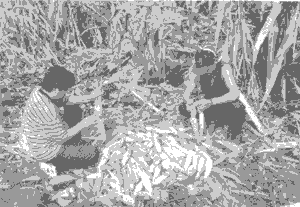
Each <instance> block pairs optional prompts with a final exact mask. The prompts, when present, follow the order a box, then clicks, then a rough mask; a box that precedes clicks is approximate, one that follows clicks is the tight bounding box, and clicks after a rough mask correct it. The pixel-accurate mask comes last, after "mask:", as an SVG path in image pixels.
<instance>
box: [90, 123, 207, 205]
mask: <svg viewBox="0 0 300 207" xmlns="http://www.w3.org/2000/svg"><path fill="white" fill-rule="evenodd" d="M147 130H148V132H147V133H140V132H138V133H133V132H128V133H127V134H120V135H118V136H117V137H116V138H115V139H114V140H112V141H111V142H110V143H108V144H107V146H106V148H105V149H104V150H103V155H102V159H101V160H100V162H99V164H98V167H97V168H98V172H97V173H96V174H91V175H89V176H88V178H90V179H96V181H95V185H97V186H98V187H97V189H98V190H99V189H101V190H100V191H103V190H104V189H106V190H107V191H113V193H112V195H113V194H115V193H116V194H118V195H119V197H118V198H119V199H120V200H121V201H123V202H125V203H128V204H130V205H132V204H134V201H135V198H136V197H137V196H142V197H144V198H145V199H149V198H152V199H154V200H157V195H156V193H155V192H156V191H157V189H160V190H164V189H166V188H167V187H169V186H170V185H172V184H176V183H178V184H181V185H182V183H185V180H189V182H190V181H191V180H192V182H195V181H197V180H199V179H205V178H207V177H208V176H209V174H210V171H211V169H212V159H211V158H210V156H209V155H208V154H206V153H205V152H203V151H196V150H194V149H190V148H189V147H186V146H182V145H181V144H179V143H178V142H177V141H176V138H175V136H174V135H172V134H171V133H169V134H159V133H157V130H156V131H155V130H151V129H150V128H149V129H147ZM203 172H204V173H203ZM202 173H203V174H202ZM187 186H188V183H186V187H187ZM154 189H155V190H154ZM95 193H96V192H95ZM108 195H109V194H108ZM129 198H130V199H129ZM99 199H100V198H99ZM161 199H163V198H161Z"/></svg>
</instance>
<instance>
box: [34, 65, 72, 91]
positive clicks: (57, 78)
mask: <svg viewBox="0 0 300 207" xmlns="http://www.w3.org/2000/svg"><path fill="white" fill-rule="evenodd" d="M75 84H76V79H75V75H74V74H73V73H72V72H70V71H68V70H67V69H65V68H64V67H60V66H53V67H50V68H49V69H48V71H47V72H46V74H45V77H44V79H43V81H42V83H41V84H40V86H41V87H42V88H43V89H45V90H46V91H48V92H51V91H52V90H53V89H55V88H58V90H60V91H62V90H68V89H69V88H71V87H73V86H74V85H75Z"/></svg>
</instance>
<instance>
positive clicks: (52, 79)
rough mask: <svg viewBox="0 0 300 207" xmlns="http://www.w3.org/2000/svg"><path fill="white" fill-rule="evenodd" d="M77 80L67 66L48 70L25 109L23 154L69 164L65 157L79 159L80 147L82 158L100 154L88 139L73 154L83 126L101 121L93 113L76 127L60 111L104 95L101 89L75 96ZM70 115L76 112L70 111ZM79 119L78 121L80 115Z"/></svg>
mask: <svg viewBox="0 0 300 207" xmlns="http://www.w3.org/2000/svg"><path fill="white" fill-rule="evenodd" d="M75 83H76V79H75V76H74V74H73V73H71V72H70V71H68V70H66V69H65V68H63V67H60V66H54V67H50V68H49V69H48V71H47V72H46V74H45V77H44V79H43V81H42V83H41V84H40V86H37V87H36V88H34V89H33V91H32V92H31V94H30V96H29V98H28V100H27V102H26V105H25V107H24V108H23V114H22V119H21V120H22V124H21V127H20V131H19V133H20V135H21V136H20V139H19V144H20V145H21V146H22V147H21V148H20V149H18V152H19V154H20V155H21V156H24V157H27V158H28V157H29V158H30V159H33V160H35V161H39V162H48V163H49V162H50V163H51V161H53V160H56V161H57V160H58V158H59V160H61V161H60V162H63V163H65V162H64V161H63V160H62V158H66V157H68V158H67V159H69V160H70V159H71V157H70V155H72V154H73V155H74V156H73V159H75V160H76V156H77V157H78V154H77V153H78V149H80V150H81V152H80V153H81V155H80V156H79V157H80V158H82V159H84V158H88V159H91V158H92V156H91V155H93V154H94V155H95V156H96V154H97V153H96V151H97V150H96V148H94V149H92V148H93V147H91V145H90V144H89V143H87V142H81V141H79V142H77V146H78V147H77V151H76V149H75V148H72V149H71V150H73V153H70V150H69V148H70V143H72V141H71V139H72V138H74V136H75V135H76V134H78V133H80V131H81V130H82V129H83V128H86V127H89V126H90V125H93V124H95V123H97V121H98V120H99V117H98V116H96V115H91V116H89V117H86V118H85V119H83V120H81V121H80V122H79V123H75V124H76V125H75V126H74V122H73V124H70V123H69V124H70V126H68V124H67V123H66V122H65V121H64V120H63V117H62V116H61V115H60V113H59V112H60V110H59V108H60V107H63V106H68V105H74V104H80V103H85V102H89V101H93V100H95V99H96V98H97V97H98V96H99V95H100V91H101V90H97V91H95V92H93V93H92V94H90V95H85V96H76V95H73V94H72V93H71V90H72V87H73V86H74V85H75ZM74 115H75V114H74ZM68 116H72V114H71V113H69V115H68ZM70 118H71V117H69V119H70ZM80 118H81V117H80ZM75 119H77V121H78V118H75ZM75 137H76V136H75ZM75 139H76V138H75ZM77 139H78V138H77ZM66 143H67V144H66Z"/></svg>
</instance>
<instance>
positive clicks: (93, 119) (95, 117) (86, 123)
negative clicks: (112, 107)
mask: <svg viewBox="0 0 300 207" xmlns="http://www.w3.org/2000/svg"><path fill="white" fill-rule="evenodd" d="M99 121H100V117H99V116H98V115H96V114H93V115H91V116H88V117H86V118H85V119H84V127H89V126H91V125H93V124H96V123H98V122H99Z"/></svg>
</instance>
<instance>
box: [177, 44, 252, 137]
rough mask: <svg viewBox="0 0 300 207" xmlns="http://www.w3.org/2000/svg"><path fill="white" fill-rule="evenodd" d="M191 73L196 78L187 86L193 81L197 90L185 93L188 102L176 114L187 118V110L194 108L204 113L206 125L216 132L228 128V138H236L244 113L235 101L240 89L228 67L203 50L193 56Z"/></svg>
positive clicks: (188, 113) (237, 101)
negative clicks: (193, 65)
mask: <svg viewBox="0 0 300 207" xmlns="http://www.w3.org/2000/svg"><path fill="white" fill-rule="evenodd" d="M193 73H194V74H193V75H194V76H193V77H194V78H195V79H194V80H190V83H191V81H192V82H194V83H195V86H196V87H195V88H194V89H193V91H189V90H187V91H186V94H187V95H188V96H189V97H190V103H183V104H181V105H180V106H179V112H180V113H181V114H182V115H184V116H186V118H187V119H189V118H190V117H191V113H190V111H191V110H194V108H193V107H194V106H196V107H197V108H198V109H200V110H201V111H203V113H204V117H205V122H206V126H210V125H212V124H213V125H214V127H213V128H214V129H216V128H217V127H223V126H224V125H225V126H226V125H227V126H228V129H227V133H228V136H227V138H229V139H231V140H235V139H237V137H238V135H239V134H241V130H242V125H243V123H244V121H245V116H246V112H245V110H244V106H243V105H242V104H241V103H240V102H239V100H237V98H238V96H239V89H238V86H237V85H236V82H235V79H234V77H233V75H232V69H231V66H230V65H229V64H227V63H224V62H221V61H217V60H216V56H215V55H214V53H213V52H210V51H205V50H202V51H197V52H196V54H195V67H194V69H193ZM186 97H187V96H186ZM195 101H196V102H195Z"/></svg>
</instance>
